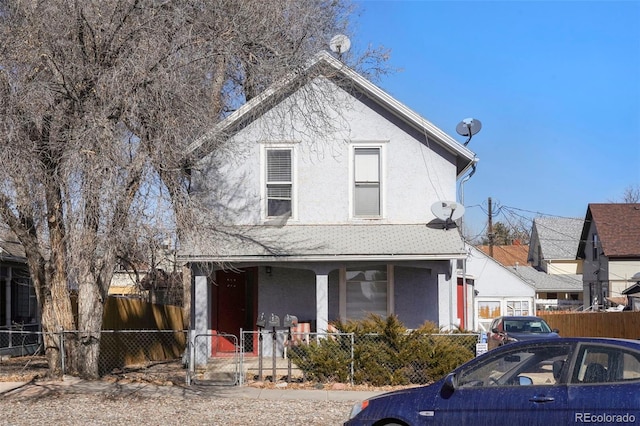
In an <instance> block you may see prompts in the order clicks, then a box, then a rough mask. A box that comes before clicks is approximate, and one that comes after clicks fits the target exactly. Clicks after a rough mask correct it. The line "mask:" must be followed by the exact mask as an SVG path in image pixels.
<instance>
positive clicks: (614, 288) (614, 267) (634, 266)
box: [609, 259, 640, 297]
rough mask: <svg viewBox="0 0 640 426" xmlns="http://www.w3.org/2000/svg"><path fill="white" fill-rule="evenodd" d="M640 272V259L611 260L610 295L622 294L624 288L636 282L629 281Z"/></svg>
mask: <svg viewBox="0 0 640 426" xmlns="http://www.w3.org/2000/svg"><path fill="white" fill-rule="evenodd" d="M638 272H640V260H638V259H634V260H609V295H610V296H613V297H618V296H622V290H624V289H625V288H627V287H631V286H632V285H634V284H635V283H636V282H635V281H629V280H630V279H631V277H632V276H633V275H634V274H637V273H638Z"/></svg>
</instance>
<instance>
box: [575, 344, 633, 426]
mask: <svg viewBox="0 0 640 426" xmlns="http://www.w3.org/2000/svg"><path fill="white" fill-rule="evenodd" d="M567 403H568V406H569V413H568V417H567V418H566V420H565V423H566V424H568V423H599V424H603V423H605V424H625V423H626V424H630V423H634V424H635V423H636V422H638V421H640V353H638V352H637V351H634V350H632V349H630V348H623V347H616V346H614V345H607V344H600V343H585V344H581V345H580V346H579V349H578V351H577V356H576V361H575V366H574V368H573V370H572V374H571V376H570V383H569V384H568V388H567Z"/></svg>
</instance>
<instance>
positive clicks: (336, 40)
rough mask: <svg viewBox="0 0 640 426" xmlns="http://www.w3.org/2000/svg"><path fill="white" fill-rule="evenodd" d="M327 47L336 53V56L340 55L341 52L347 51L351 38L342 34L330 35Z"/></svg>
mask: <svg viewBox="0 0 640 426" xmlns="http://www.w3.org/2000/svg"><path fill="white" fill-rule="evenodd" d="M329 47H330V48H331V51H333V52H335V53H337V54H338V58H339V57H341V56H342V54H343V53H345V52H348V51H349V48H350V47H351V40H349V37H347V36H346V35H344V34H338V35H335V36H333V37H331V40H330V41H329Z"/></svg>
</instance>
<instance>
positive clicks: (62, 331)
mask: <svg viewBox="0 0 640 426" xmlns="http://www.w3.org/2000/svg"><path fill="white" fill-rule="evenodd" d="M58 346H59V347H60V369H61V370H62V379H63V380H64V373H65V371H64V327H60V344H59V345H58Z"/></svg>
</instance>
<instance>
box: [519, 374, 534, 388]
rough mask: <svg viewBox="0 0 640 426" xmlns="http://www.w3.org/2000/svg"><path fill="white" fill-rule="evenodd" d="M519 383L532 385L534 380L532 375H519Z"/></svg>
mask: <svg viewBox="0 0 640 426" xmlns="http://www.w3.org/2000/svg"><path fill="white" fill-rule="evenodd" d="M518 384H519V385H520V386H531V385H532V384H533V380H532V379H531V377H527V376H518Z"/></svg>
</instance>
